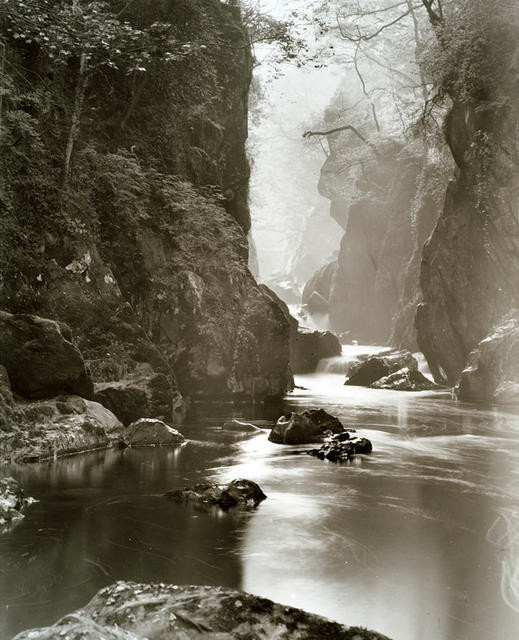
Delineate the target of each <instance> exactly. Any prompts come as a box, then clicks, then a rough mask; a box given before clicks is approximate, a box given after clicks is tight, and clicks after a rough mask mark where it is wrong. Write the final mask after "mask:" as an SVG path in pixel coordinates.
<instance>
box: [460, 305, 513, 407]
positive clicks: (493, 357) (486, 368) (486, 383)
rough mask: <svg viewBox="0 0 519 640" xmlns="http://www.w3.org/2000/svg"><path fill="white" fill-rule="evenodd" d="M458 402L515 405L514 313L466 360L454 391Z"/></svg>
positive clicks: (494, 329)
mask: <svg viewBox="0 0 519 640" xmlns="http://www.w3.org/2000/svg"><path fill="white" fill-rule="evenodd" d="M458 392H459V397H460V398H461V399H462V400H470V401H473V402H498V403H503V404H508V403H512V404H515V403H519V311H518V310H514V311H512V312H511V313H509V314H508V315H507V316H505V318H503V320H502V321H501V322H500V323H499V324H498V325H496V326H494V328H493V329H492V331H491V332H490V333H489V335H487V336H486V337H485V338H484V339H483V340H481V342H480V343H479V344H478V346H477V348H476V349H474V351H473V352H472V353H471V354H470V356H469V361H468V364H467V367H466V368H465V369H464V371H463V372H462V374H461V381H460V384H459V387H458Z"/></svg>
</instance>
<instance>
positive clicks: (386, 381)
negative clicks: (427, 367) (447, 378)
mask: <svg viewBox="0 0 519 640" xmlns="http://www.w3.org/2000/svg"><path fill="white" fill-rule="evenodd" d="M371 387H372V388H373V389H390V390H393V391H433V390H434V389H440V388H441V387H440V386H439V385H437V384H435V383H434V382H431V381H430V380H429V379H428V378H426V377H425V376H424V375H423V373H422V372H421V371H419V370H418V369H410V368H409V367H404V368H403V369H399V370H398V371H395V373H391V374H389V375H388V376H384V377H383V378H380V380H377V381H376V382H373V384H372V385H371Z"/></svg>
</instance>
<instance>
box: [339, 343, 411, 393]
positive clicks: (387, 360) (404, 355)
mask: <svg viewBox="0 0 519 640" xmlns="http://www.w3.org/2000/svg"><path fill="white" fill-rule="evenodd" d="M404 368H407V369H409V370H410V371H414V370H418V362H417V361H416V359H415V357H414V356H413V354H412V353H411V352H410V351H407V350H402V351H390V352H389V353H383V354H378V355H374V356H370V357H369V358H367V360H363V361H362V362H359V363H358V364H354V365H352V366H351V367H350V369H349V371H348V379H347V380H346V382H345V383H344V384H346V385H351V386H355V387H369V386H370V385H372V384H373V383H374V382H376V381H377V380H380V379H381V378H384V377H385V376H389V375H390V374H392V373H396V372H397V371H399V370H400V369H404Z"/></svg>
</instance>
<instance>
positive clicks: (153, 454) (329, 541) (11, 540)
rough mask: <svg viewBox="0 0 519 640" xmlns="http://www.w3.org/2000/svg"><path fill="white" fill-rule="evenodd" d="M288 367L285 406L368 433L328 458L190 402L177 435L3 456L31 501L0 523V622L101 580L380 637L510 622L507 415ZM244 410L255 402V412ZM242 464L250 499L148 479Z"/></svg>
mask: <svg viewBox="0 0 519 640" xmlns="http://www.w3.org/2000/svg"><path fill="white" fill-rule="evenodd" d="M343 380H344V376H343V375H338V374H335V375H334V374H329V373H318V374H312V375H308V376H299V377H298V379H297V383H298V384H299V385H301V386H304V387H306V388H307V390H298V391H296V392H295V393H294V394H292V395H291V396H290V397H289V399H288V402H287V406H286V408H287V409H290V408H306V407H310V406H315V407H323V408H325V409H327V410H328V411H330V412H331V413H333V414H335V415H337V416H338V417H340V418H341V419H342V420H343V422H344V424H345V425H346V426H351V427H354V428H357V429H358V430H359V431H361V432H362V435H367V436H368V437H369V438H370V439H371V440H372V442H373V446H374V452H373V454H372V455H371V456H359V457H357V458H356V460H355V461H354V462H352V463H348V464H344V465H336V464H333V463H328V462H322V461H320V460H318V459H316V458H312V457H310V456H306V455H301V454H299V453H298V451H297V448H294V447H285V446H281V445H275V444H272V443H270V442H268V440H267V437H268V431H266V430H265V431H260V432H257V433H254V434H239V433H236V432H234V431H232V430H230V429H225V428H222V425H223V424H224V422H225V416H226V415H228V416H229V415H232V414H233V413H234V414H235V415H242V416H243V417H247V416H246V414H245V415H244V414H243V413H241V414H240V412H239V411H238V412H237V411H233V410H231V409H230V408H229V407H225V406H215V407H213V409H210V410H209V411H207V410H206V411H205V417H201V418H200V419H198V420H196V421H195V422H194V423H193V424H191V425H189V426H187V427H185V429H184V431H185V432H186V435H187V436H188V437H190V438H191V440H190V441H189V442H188V443H187V444H186V445H184V446H182V447H179V448H176V449H146V450H125V451H111V450H110V451H104V452H96V453H91V454H85V455H80V456H74V457H69V458H64V459H61V460H58V461H57V462H54V463H42V464H36V465H31V466H23V467H22V466H20V467H17V468H11V469H5V470H3V473H10V474H12V475H14V476H15V477H16V478H17V479H18V480H20V481H21V482H22V483H23V484H24V486H25V487H26V491H27V493H28V494H29V495H32V496H34V497H36V498H37V499H38V500H39V501H40V502H38V503H37V504H34V505H32V506H31V507H30V508H29V510H28V512H27V515H26V518H25V519H24V520H23V521H22V522H21V523H20V524H19V525H18V527H17V528H15V529H14V530H13V531H12V532H11V533H8V534H5V535H3V536H0V602H1V603H2V605H1V612H0V616H1V617H0V629H4V635H3V636H2V637H5V638H10V637H11V636H12V635H14V633H16V632H17V631H18V630H20V629H23V628H27V627H30V626H36V625H43V624H49V623H51V622H53V621H54V620H55V619H56V618H57V617H59V616H61V615H64V614H65V613H67V612H69V611H71V610H72V609H74V608H77V607H79V606H81V605H82V604H84V603H85V602H86V601H87V600H88V599H89V598H90V597H91V596H92V595H93V594H94V593H95V592H96V591H97V590H98V589H99V588H101V587H102V586H104V585H107V584H110V583H112V582H113V581H114V580H117V579H127V580H137V581H156V582H161V581H162V582H172V583H196V584H220V585H224V586H229V587H235V588H242V589H246V590H248V591H251V592H253V593H257V594H260V595H264V596H267V597H269V598H272V599H275V600H278V601H281V602H283V603H287V604H291V605H295V606H299V607H303V608H305V609H307V610H310V611H314V612H317V613H320V614H322V615H326V616H328V617H331V618H334V619H336V620H339V621H340V622H344V623H345V624H357V625H363V626H368V627H371V628H374V629H376V630H378V631H380V632H382V633H385V634H387V635H388V636H390V637H392V638H393V639H394V640H469V639H470V640H488V639H489V638H493V639H495V640H511V639H512V638H516V637H519V414H518V413H517V412H512V411H511V410H505V409H499V410H498V409H492V408H491V409H482V408H477V407H475V406H473V405H463V404H460V403H457V402H455V401H454V400H452V399H451V397H450V396H449V394H447V393H417V394H416V393H415V394H413V393H405V392H391V391H382V390H370V389H362V388H357V387H344V386H343V384H342V383H343ZM257 417H258V416H257ZM235 477H247V478H249V479H251V480H255V481H257V482H259V483H260V485H261V486H262V488H263V490H264V491H265V493H267V495H268V499H267V500H266V501H265V502H263V503H262V504H261V505H260V507H259V508H258V509H257V510H256V511H255V512H254V513H249V514H239V515H236V514H229V513H228V514H224V513H222V512H221V511H219V510H217V509H212V510H209V511H207V510H200V509H195V508H193V507H186V506H183V505H177V504H174V503H171V502H169V501H167V500H166V499H164V498H163V497H162V493H163V492H165V491H167V490H170V489H174V488H178V487H181V486H184V485H186V484H191V483H194V482H200V481H205V480H217V481H227V480H230V479H232V478H235Z"/></svg>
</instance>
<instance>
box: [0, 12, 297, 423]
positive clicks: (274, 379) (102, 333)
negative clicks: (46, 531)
mask: <svg viewBox="0 0 519 640" xmlns="http://www.w3.org/2000/svg"><path fill="white" fill-rule="evenodd" d="M111 4H112V9H113V11H114V12H118V11H121V10H124V11H125V12H126V13H125V16H126V18H127V19H128V20H129V21H130V23H131V24H132V25H133V27H134V28H146V27H147V26H149V25H151V24H154V23H164V24H166V25H167V29H169V32H168V33H169V37H170V41H171V42H173V44H174V45H175V46H177V51H180V53H178V55H176V56H175V57H174V59H173V60H172V61H169V62H164V61H162V60H159V59H155V58H153V57H152V58H151V60H150V63H149V67H148V69H147V71H146V72H145V73H142V74H141V75H139V74H135V73H133V74H131V75H129V74H124V73H122V72H118V70H117V69H107V68H106V67H105V68H103V69H102V70H101V71H97V70H96V71H95V72H93V73H91V75H90V77H89V81H88V85H87V88H86V91H85V96H84V102H83V109H82V119H81V122H80V126H79V131H78V133H77V136H76V140H75V145H74V150H73V154H72V162H71V165H70V173H69V175H68V179H67V181H66V184H64V183H63V175H62V173H63V172H62V157H63V152H64V149H65V146H66V141H67V140H66V138H67V132H68V131H69V130H70V113H71V111H72V105H73V103H74V99H75V96H76V95H77V86H78V84H77V78H78V77H79V76H78V69H79V61H78V60H77V59H74V58H73V57H72V58H71V59H69V60H68V62H67V66H66V67H65V68H58V67H56V66H53V65H52V64H51V62H50V61H49V59H48V58H47V57H46V56H45V55H44V52H43V51H42V50H41V48H40V47H38V46H37V44H35V43H34V42H33V43H31V44H26V43H24V44H20V43H19V40H16V41H13V40H9V47H8V50H7V55H8V57H9V61H10V63H11V65H15V67H12V66H11V67H9V68H16V69H17V72H16V73H13V75H12V77H10V78H9V91H8V95H7V97H6V98H4V102H3V106H4V113H3V124H4V127H5V135H4V136H3V138H2V146H3V147H4V148H3V149H2V150H1V151H2V154H5V157H9V165H8V169H7V170H5V171H3V172H2V178H3V183H2V185H1V186H2V205H3V207H4V214H5V215H4V216H3V219H2V232H3V233H2V243H3V247H2V252H1V253H2V260H1V275H2V289H1V297H2V301H1V302H2V306H3V307H4V308H6V309H7V310H8V311H11V312H30V313H37V314H39V315H42V316H45V317H50V318H54V319H57V320H63V321H65V322H67V323H68V324H69V325H70V326H71V328H72V331H73V335H74V339H75V340H76V342H77V343H78V345H79V346H80V348H81V350H82V352H83V353H84V355H85V358H86V359H87V360H88V362H89V365H90V368H91V371H92V375H93V378H94V380H95V381H98V382H101V381H102V382H107V381H113V380H120V379H121V378H125V377H126V376H131V375H132V372H134V371H135V370H136V369H139V371H141V372H142V370H143V368H142V366H143V364H144V365H145V367H144V369H145V370H148V371H149V375H150V376H151V377H152V378H153V379H156V376H157V375H160V376H163V378H162V381H161V388H162V389H164V388H165V386H166V387H167V388H168V389H169V392H168V394H169V397H170V405H169V408H168V410H167V412H166V413H170V412H174V411H175V410H176V411H177V412H180V411H181V410H182V396H184V397H186V396H189V397H203V398H209V397H229V398H236V397H239V398H243V399H251V398H256V399H262V398H267V397H278V396H280V395H281V394H283V393H284V391H285V388H286V386H287V384H289V382H290V375H289V372H288V325H287V323H286V321H285V319H284V317H283V314H282V313H281V312H280V311H279V309H278V307H277V305H276V304H275V303H274V302H273V301H272V300H270V299H269V298H268V297H267V296H265V295H264V294H263V293H262V292H261V289H260V288H258V286H257V285H256V283H255V281H254V279H253V278H252V276H251V274H250V272H249V270H248V268H247V258H248V245H247V240H246V233H247V231H248V229H249V226H250V218H249V211H248V206H247V191H248V177H249V167H248V163H247V160H246V156H245V139H246V136H247V95H248V86H249V81H250V73H251V58H250V51H249V44H248V40H247V37H246V34H245V32H244V30H243V27H242V24H241V20H240V15H239V10H238V9H237V8H236V7H231V6H228V5H223V4H221V3H220V2H218V1H217V0H195V1H189V2H188V1H187V0H181V1H177V2H172V1H167V0H163V1H161V2H151V0H137V1H136V2H133V3H129V4H128V3H126V2H116V1H114V2H112V3H111ZM5 26H7V25H5V24H2V27H5ZM6 37H8V38H9V37H10V36H9V34H8V32H7V36H6ZM178 43H184V44H182V45H181V46H180V45H179V44H178ZM172 46H173V45H172ZM179 46H180V48H178V47H179ZM28 84H29V85H30V86H31V87H32V88H33V89H34V91H29V90H28V89H27V86H28ZM165 417H167V418H168V419H170V415H166V416H165Z"/></svg>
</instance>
